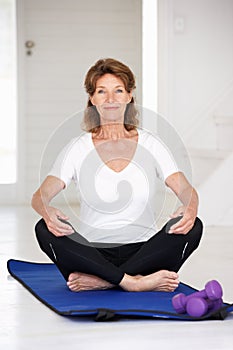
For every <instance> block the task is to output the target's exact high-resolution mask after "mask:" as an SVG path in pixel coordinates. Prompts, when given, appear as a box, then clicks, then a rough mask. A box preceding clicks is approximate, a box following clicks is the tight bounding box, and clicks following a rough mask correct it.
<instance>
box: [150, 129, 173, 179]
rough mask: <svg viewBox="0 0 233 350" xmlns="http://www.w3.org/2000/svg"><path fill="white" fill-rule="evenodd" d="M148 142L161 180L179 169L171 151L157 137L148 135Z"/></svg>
mask: <svg viewBox="0 0 233 350" xmlns="http://www.w3.org/2000/svg"><path fill="white" fill-rule="evenodd" d="M149 144H150V145H149V147H150V151H151V153H152V156H153V158H154V159H155V163H156V172H157V174H158V177H159V178H160V179H161V180H163V181H165V180H166V178H167V177H168V176H170V175H172V174H174V173H176V172H178V171H179V169H178V166H177V164H176V161H175V159H174V157H173V155H172V153H171V151H170V150H169V148H168V147H167V146H166V145H165V144H164V143H163V141H162V140H161V139H160V138H159V137H157V136H153V135H150V137H149Z"/></svg>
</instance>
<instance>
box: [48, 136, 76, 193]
mask: <svg viewBox="0 0 233 350" xmlns="http://www.w3.org/2000/svg"><path fill="white" fill-rule="evenodd" d="M75 142H76V139H73V140H71V142H70V143H68V144H67V145H66V146H65V147H64V148H63V149H62V151H61V152H60V153H59V155H58V157H57V159H56V160H55V162H54V164H53V166H52V168H51V170H50V171H49V173H48V175H51V176H56V177H57V178H59V179H61V180H62V181H63V182H64V183H65V185H66V187H67V186H69V184H70V182H71V181H72V180H74V181H75V182H76V179H77V175H76V171H75V164H74V159H75Z"/></svg>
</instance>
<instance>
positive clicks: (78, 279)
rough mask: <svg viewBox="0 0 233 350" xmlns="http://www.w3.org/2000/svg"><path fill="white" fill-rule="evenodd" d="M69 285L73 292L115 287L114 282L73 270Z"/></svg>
mask: <svg viewBox="0 0 233 350" xmlns="http://www.w3.org/2000/svg"><path fill="white" fill-rule="evenodd" d="M67 286H68V287H69V289H70V290H71V291H72V292H81V291H85V290H100V289H101V290H103V289H110V288H113V287H115V286H114V285H113V284H111V283H109V282H107V281H105V280H103V279H101V278H99V277H97V276H94V275H88V274H86V273H81V272H73V273H71V274H70V275H69V278H68V282H67Z"/></svg>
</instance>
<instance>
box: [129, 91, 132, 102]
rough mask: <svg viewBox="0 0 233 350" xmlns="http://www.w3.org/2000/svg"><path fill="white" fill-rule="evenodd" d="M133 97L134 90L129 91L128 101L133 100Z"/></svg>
mask: <svg viewBox="0 0 233 350" xmlns="http://www.w3.org/2000/svg"><path fill="white" fill-rule="evenodd" d="M132 99H133V93H132V91H131V92H130V93H129V101H128V103H130V102H132Z"/></svg>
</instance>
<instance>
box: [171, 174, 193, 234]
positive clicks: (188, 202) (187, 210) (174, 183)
mask: <svg viewBox="0 0 233 350" xmlns="http://www.w3.org/2000/svg"><path fill="white" fill-rule="evenodd" d="M165 183H166V185H167V186H168V187H169V188H171V190H172V191H173V192H174V193H175V194H176V195H177V197H178V198H179V200H180V201H181V203H182V204H183V205H182V206H181V207H179V208H178V209H177V210H176V212H175V213H173V215H172V217H177V216H179V215H182V216H183V218H182V219H181V220H179V221H178V222H177V223H176V224H174V225H173V226H171V228H170V231H169V233H176V234H186V233H188V232H189V231H190V230H191V228H192V227H193V225H194V222H195V219H196V217H197V210H198V195H197V192H196V190H195V189H194V188H193V187H192V186H191V185H190V183H189V182H188V180H187V179H186V177H185V176H184V174H183V173H181V172H177V173H174V174H172V175H170V176H168V178H167V179H166V181H165Z"/></svg>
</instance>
